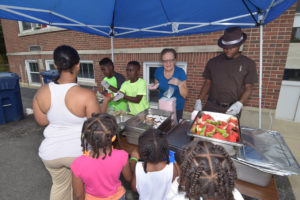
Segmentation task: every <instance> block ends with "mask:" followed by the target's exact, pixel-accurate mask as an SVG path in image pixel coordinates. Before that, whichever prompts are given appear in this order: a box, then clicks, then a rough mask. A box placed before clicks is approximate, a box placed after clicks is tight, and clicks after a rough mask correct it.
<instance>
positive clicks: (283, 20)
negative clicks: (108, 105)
mask: <svg viewBox="0 0 300 200" xmlns="http://www.w3.org/2000/svg"><path fill="white" fill-rule="evenodd" d="M295 8H296V5H294V6H292V7H291V8H290V9H288V10H287V11H286V12H285V13H283V14H282V15H281V16H280V17H279V18H277V19H276V20H274V21H273V22H272V23H269V24H268V25H266V26H264V34H263V38H264V39H263V42H264V46H263V51H264V53H263V84H262V87H263V90H262V92H263V93H262V107H263V108H269V109H276V105H277V101H278V96H279V91H280V87H281V81H282V77H283V72H284V67H285V63H286V58H287V53H288V48H289V42H290V36H291V31H292V26H293V21H294V15H295ZM2 26H3V32H4V37H5V42H6V48H7V52H8V53H14V52H28V51H29V46H31V45H40V46H41V47H42V51H53V50H54V49H55V47H57V46H58V45H61V44H67V45H71V46H73V47H74V48H76V49H77V50H109V49H110V39H109V38H104V37H100V36H95V35H90V34H84V33H80V32H74V31H59V32H51V33H43V34H38V35H30V36H22V37H18V34H19V27H18V23H17V22H16V21H10V20H2ZM244 31H245V32H246V33H247V35H248V39H247V41H246V43H245V44H244V47H243V54H244V55H246V56H249V57H250V58H252V59H253V60H254V61H255V62H256V63H257V71H258V72H259V28H258V27H257V28H251V29H244ZM222 33H223V32H214V33H207V34H198V35H190V36H178V37H164V38H138V39H115V40H114V48H115V49H118V48H122V49H123V48H124V49H126V48H145V47H161V48H163V47H180V46H202V45H216V44H217V40H218V39H219V37H220V36H221V35H222ZM217 54H218V53H217V52H214V53H179V54H178V59H177V60H178V61H184V62H187V64H188V69H187V77H188V89H189V97H188V98H187V102H186V105H185V110H186V111H191V110H192V109H193V105H194V102H195V99H196V97H197V95H198V94H199V92H200V88H201V86H202V84H203V81H204V79H203V78H202V76H201V75H202V73H203V71H204V67H205V64H206V63H207V61H208V60H209V59H210V58H212V57H214V56H216V55H217ZM106 56H110V55H109V54H106V55H105V54H102V55H80V57H81V59H82V60H94V67H95V76H96V77H95V79H96V81H97V82H98V83H99V82H100V80H101V79H102V74H101V73H100V70H99V66H98V62H97V61H98V60H100V59H101V58H103V57H106ZM114 56H115V57H114V60H115V68H116V71H119V72H121V73H122V74H124V75H125V66H126V64H127V63H128V61H131V60H137V61H139V62H140V63H143V62H144V61H159V54H158V53H149V54H142V53H140V54H137V53H134V54H115V55H114ZM8 59H9V64H10V69H11V71H13V72H17V73H18V74H19V75H20V69H19V68H20V66H23V67H24V60H26V59H43V60H44V59H52V56H51V55H34V56H8ZM141 76H142V74H141ZM22 82H27V78H26V77H25V78H24V81H22ZM258 90H259V88H258V84H256V85H255V87H254V92H253V94H252V96H251V98H250V99H249V100H248V102H247V104H246V106H252V107H258Z"/></svg>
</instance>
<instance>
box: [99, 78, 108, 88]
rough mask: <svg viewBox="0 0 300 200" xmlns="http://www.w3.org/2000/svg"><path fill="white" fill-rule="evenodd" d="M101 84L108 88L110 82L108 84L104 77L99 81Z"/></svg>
mask: <svg viewBox="0 0 300 200" xmlns="http://www.w3.org/2000/svg"><path fill="white" fill-rule="evenodd" d="M101 85H102V87H104V88H105V89H108V88H109V86H110V84H109V83H108V82H107V81H106V80H104V79H103V80H102V81H101Z"/></svg>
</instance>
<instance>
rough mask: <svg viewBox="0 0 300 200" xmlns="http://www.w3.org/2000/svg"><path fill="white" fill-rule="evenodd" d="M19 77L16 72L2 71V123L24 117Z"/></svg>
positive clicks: (0, 77) (0, 83)
mask: <svg viewBox="0 0 300 200" xmlns="http://www.w3.org/2000/svg"><path fill="white" fill-rule="evenodd" d="M19 79H20V77H19V76H18V75H17V74H15V73H11V72H1V73H0V124H4V123H7V122H11V121H17V120H20V119H22V118H23V117H24V112H23V104H22V98H21V91H20V85H19Z"/></svg>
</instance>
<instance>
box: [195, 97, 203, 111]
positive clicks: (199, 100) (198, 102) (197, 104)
mask: <svg viewBox="0 0 300 200" xmlns="http://www.w3.org/2000/svg"><path fill="white" fill-rule="evenodd" d="M194 110H197V111H201V110H202V102H201V99H197V100H196V103H195V106H194Z"/></svg>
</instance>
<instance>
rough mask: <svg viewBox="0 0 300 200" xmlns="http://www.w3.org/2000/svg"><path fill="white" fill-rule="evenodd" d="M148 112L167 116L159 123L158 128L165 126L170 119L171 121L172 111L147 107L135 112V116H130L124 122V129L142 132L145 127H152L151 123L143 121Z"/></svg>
mask: <svg viewBox="0 0 300 200" xmlns="http://www.w3.org/2000/svg"><path fill="white" fill-rule="evenodd" d="M148 114H152V115H160V116H164V117H167V119H166V120H165V121H164V122H162V123H161V124H160V126H159V127H158V129H164V127H165V126H166V123H171V121H172V120H171V115H172V112H168V111H164V110H159V109H153V108H149V109H147V110H144V111H143V112H140V113H139V114H137V115H136V116H134V117H132V118H130V119H129V120H127V121H126V122H125V126H126V131H128V132H131V131H132V132H137V133H143V132H145V131H146V130H147V129H149V128H153V125H151V124H147V123H146V122H145V120H146V116H147V115H148Z"/></svg>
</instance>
